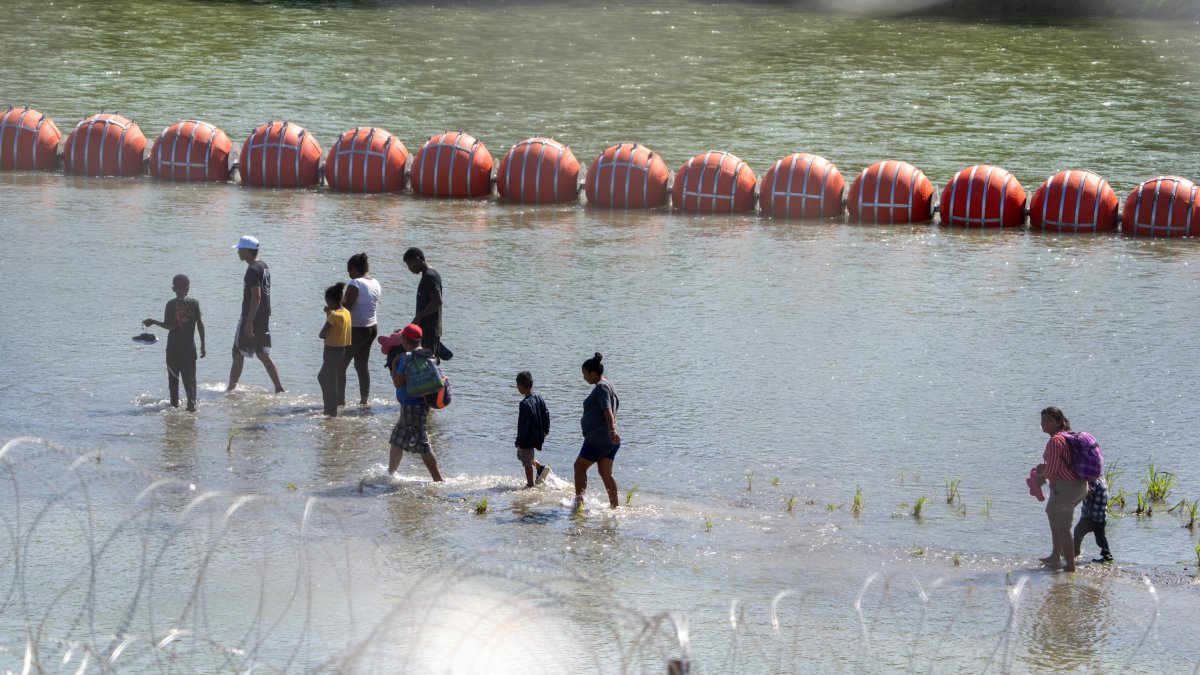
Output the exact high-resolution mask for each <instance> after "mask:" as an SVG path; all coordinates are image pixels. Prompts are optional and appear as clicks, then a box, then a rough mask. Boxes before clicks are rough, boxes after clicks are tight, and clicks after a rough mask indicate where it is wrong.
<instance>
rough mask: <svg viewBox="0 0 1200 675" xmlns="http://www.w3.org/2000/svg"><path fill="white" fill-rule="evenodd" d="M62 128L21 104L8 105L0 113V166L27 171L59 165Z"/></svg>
mask: <svg viewBox="0 0 1200 675" xmlns="http://www.w3.org/2000/svg"><path fill="white" fill-rule="evenodd" d="M61 140H62V132H61V131H59V130H58V126H57V125H55V124H54V120H52V119H50V118H49V117H46V116H45V115H43V114H42V113H40V112H38V111H36V110H34V109H33V108H30V107H29V106H24V107H22V108H13V107H9V108H8V110H6V111H4V114H3V115H0V169H2V170H5V171H30V170H34V169H40V170H46V169H53V168H55V167H56V166H57V165H58V143H59V141H61Z"/></svg>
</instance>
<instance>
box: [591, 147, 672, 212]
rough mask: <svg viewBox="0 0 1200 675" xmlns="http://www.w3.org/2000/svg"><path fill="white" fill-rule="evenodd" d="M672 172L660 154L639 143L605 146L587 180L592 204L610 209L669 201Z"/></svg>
mask: <svg viewBox="0 0 1200 675" xmlns="http://www.w3.org/2000/svg"><path fill="white" fill-rule="evenodd" d="M670 176H671V172H670V170H668V169H667V165H666V163H665V162H663V160H662V157H659V156H658V154H657V153H655V152H654V151H652V150H651V149H650V148H647V147H646V146H644V145H641V144H639V143H618V144H617V145H612V146H609V147H607V148H605V149H604V151H603V152H601V153H600V154H599V155H597V156H596V161H594V162H592V165H591V167H589V168H588V172H587V178H586V180H585V181H584V190H585V192H586V193H587V200H588V203H589V204H595V205H596V206H599V207H603V208H607V209H652V208H657V207H659V206H663V205H665V204H666V203H667V196H668V193H667V182H668V181H669V180H670Z"/></svg>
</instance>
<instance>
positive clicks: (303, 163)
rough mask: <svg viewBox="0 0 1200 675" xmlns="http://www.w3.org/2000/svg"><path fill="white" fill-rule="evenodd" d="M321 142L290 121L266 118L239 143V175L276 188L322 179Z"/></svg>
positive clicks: (247, 182)
mask: <svg viewBox="0 0 1200 675" xmlns="http://www.w3.org/2000/svg"><path fill="white" fill-rule="evenodd" d="M323 154H324V152H323V151H322V150H321V144H320V143H318V142H317V139H316V138H315V137H313V135H312V134H310V133H308V130H307V129H305V128H304V127H302V126H300V125H298V124H292V123H291V122H279V121H275V122H268V123H267V124H264V125H262V126H260V127H259V128H257V129H255V130H254V133H252V134H250V135H249V136H248V137H246V142H245V143H243V144H242V155H241V157H240V158H239V160H238V175H239V176H241V179H242V182H243V183H246V184H248V185H257V186H260V187H275V188H294V187H305V186H308V185H319V184H320V183H321V155H323Z"/></svg>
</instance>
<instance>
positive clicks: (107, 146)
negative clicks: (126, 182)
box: [63, 113, 146, 176]
mask: <svg viewBox="0 0 1200 675" xmlns="http://www.w3.org/2000/svg"><path fill="white" fill-rule="evenodd" d="M145 152H146V137H145V135H143V134H142V130H141V129H140V128H139V127H138V125H137V124H136V123H135V122H133V121H132V120H128V119H126V118H124V117H121V116H120V115H115V114H105V113H101V114H99V115H92V116H91V117H89V118H87V119H85V120H83V121H82V122H80V123H79V124H77V125H75V128H74V129H73V130H71V133H70V135H69V136H67V144H66V145H64V146H63V168H64V169H65V170H66V172H67V173H78V174H83V175H85V176H140V175H141V174H142V155H143V154H144V153H145Z"/></svg>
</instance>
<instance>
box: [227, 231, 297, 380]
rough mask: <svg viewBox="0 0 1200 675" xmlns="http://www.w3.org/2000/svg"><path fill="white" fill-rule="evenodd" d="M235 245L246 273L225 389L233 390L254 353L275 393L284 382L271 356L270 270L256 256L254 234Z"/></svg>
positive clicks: (256, 241) (256, 243) (256, 246)
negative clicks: (240, 316)
mask: <svg viewBox="0 0 1200 675" xmlns="http://www.w3.org/2000/svg"><path fill="white" fill-rule="evenodd" d="M234 248H236V249H237V252H238V258H240V259H241V260H242V261H243V262H245V263H246V276H245V277H244V278H243V279H242V283H243V290H242V318H241V319H239V320H238V327H237V333H236V334H235V335H234V338H233V365H232V366H230V368H229V386H227V387H226V388H225V391H233V389H234V387H236V386H237V384H238V380H239V379H241V377H242V364H244V363H245V360H246V357H250V358H254V357H256V356H257V357H258V360H259V361H262V364H263V367H264V368H266V369H267V375H268V376H270V378H271V382H272V383H273V384H274V385H275V393H276V394H279V393H282V392H283V385H282V384H281V383H280V382H279V369H278V368H276V367H275V361H273V360H272V359H271V270H270V269H269V268H268V267H267V264H266V263H265V262H263V261H261V260H259V259H258V240H257V239H255V238H254V237H251V236H245V237H242V238H241V239H239V240H238V243H237V245H236V246H234Z"/></svg>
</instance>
